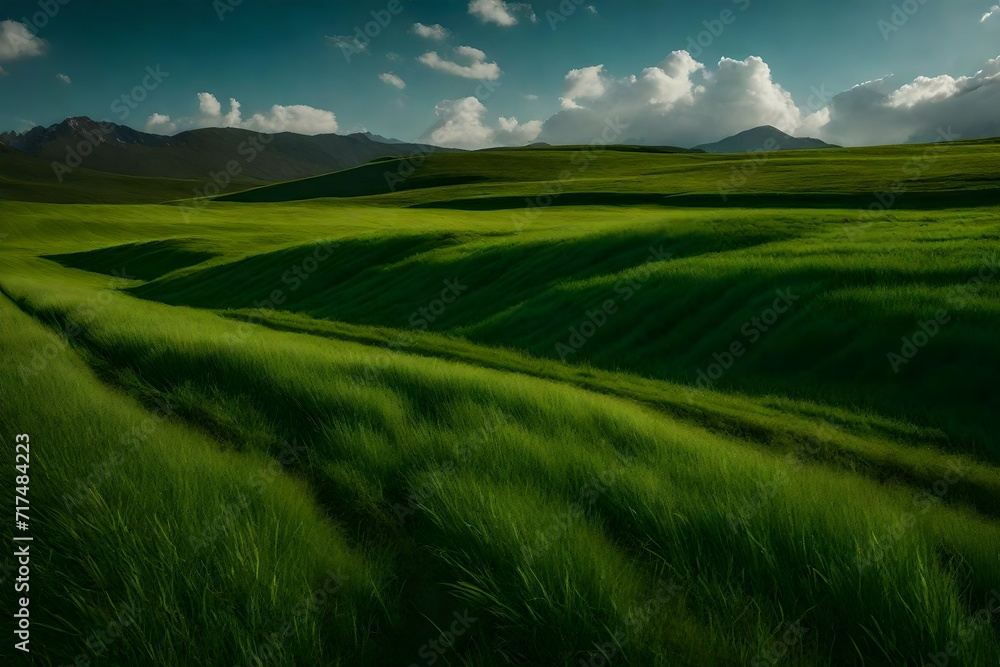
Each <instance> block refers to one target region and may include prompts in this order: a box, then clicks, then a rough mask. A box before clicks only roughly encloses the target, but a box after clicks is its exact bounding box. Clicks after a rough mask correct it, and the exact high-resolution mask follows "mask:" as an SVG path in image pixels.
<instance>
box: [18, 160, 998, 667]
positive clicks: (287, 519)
mask: <svg viewBox="0 0 1000 667" xmlns="http://www.w3.org/2000/svg"><path fill="white" fill-rule="evenodd" d="M998 159H1000V142H997V141H984V142H966V143H958V144H949V145H947V146H930V147H928V146H905V147H884V148H872V149H849V150H826V151H803V152H795V153H788V154H777V155H771V156H767V157H766V158H765V157H760V156H752V155H748V156H720V155H701V154H688V153H676V154H674V153H656V152H646V151H638V150H635V149H626V148H622V149H614V150H607V151H597V150H589V149H586V148H571V149H542V148H538V149H530V150H521V151H486V152H480V153H467V154H443V155H432V156H428V157H427V158H426V159H421V160H416V161H414V160H410V161H403V160H396V161H393V160H382V161H378V162H374V163H371V164H369V165H365V166H362V167H359V168H356V169H353V170H348V171H345V172H338V173H336V174H331V175H328V176H321V177H317V178H313V179H306V180H304V181H296V182H292V183H284V184H278V185H273V186H267V187H263V188H259V189H256V190H249V191H246V192H243V193H239V194H235V195H227V196H224V197H222V198H220V200H217V201H207V200H202V201H197V202H191V201H184V200H183V197H184V195H183V194H178V192H180V191H181V188H180V187H179V186H176V184H166V185H164V184H159V185H156V186H152V185H151V186H150V188H149V189H147V190H146V191H145V192H143V188H142V187H139V186H138V185H137V184H136V181H138V180H143V179H128V178H127V177H109V178H107V179H104V178H103V177H100V176H91V175H88V174H83V175H82V176H81V178H82V177H86V178H94V179H95V180H94V181H93V182H89V181H88V182H86V183H84V184H83V186H81V185H79V184H76V185H73V184H67V185H65V186H63V187H57V186H51V188H52V194H51V197H50V200H51V201H53V202H59V203H40V202H38V201H14V200H13V199H14V198H18V199H25V200H37V199H39V198H40V196H39V192H40V191H39V190H38V188H37V187H35V186H32V187H31V188H28V189H25V190H24V192H25V193H26V194H24V195H23V196H18V195H17V194H16V193H18V192H21V190H19V189H18V188H16V187H12V188H10V192H13V193H15V194H14V195H12V196H11V199H9V200H6V201H0V221H2V222H0V225H2V228H0V235H2V238H0V345H2V347H0V349H2V350H3V358H4V363H3V365H2V366H0V426H2V431H3V433H4V437H5V438H6V439H7V440H8V441H10V442H11V450H13V436H14V434H18V433H27V434H29V435H30V438H31V445H32V451H31V453H32V454H33V457H32V459H31V464H32V467H31V482H32V484H31V503H32V512H33V514H32V522H33V523H32V534H33V535H35V536H36V538H35V539H36V542H35V543H34V545H35V546H33V549H34V551H33V554H34V555H33V560H32V568H33V572H32V574H33V577H32V602H33V605H34V606H33V608H32V610H31V613H32V619H33V622H34V633H33V635H32V645H33V647H34V652H35V655H34V658H35V660H36V661H37V664H45V665H66V664H84V662H83V661H84V660H88V661H89V663H90V664H112V665H136V664H157V665H240V666H242V665H250V666H254V667H258V666H262V665H320V664H322V665H404V666H410V665H421V666H422V665H442V664H443V665H518V664H524V665H567V666H570V665H573V666H577V665H594V666H597V665H610V664H631V665H664V666H672V665H752V666H754V667H757V666H758V665H769V666H770V665H787V666H789V667H792V666H806V665H809V666H812V665H817V666H820V665H821V666H831V667H833V666H840V665H925V664H932V665H938V667H942V665H945V664H946V665H970V666H971V665H994V664H998V663H1000V548H998V545H1000V439H998V437H997V435H996V434H997V428H996V415H997V407H998V402H997V397H998V396H1000V391H998V382H997V369H998V368H1000V345H998V342H997V341H998V339H997V336H998V333H1000V213H998V208H997V205H998V204H1000V181H998V178H997V174H996V171H995V165H996V164H997V160H998ZM387 176H388V178H387ZM400 179H401V180H400ZM893 184H895V186H894V185H893ZM135 188H138V189H135ZM183 189H185V190H186V191H188V192H190V191H191V187H189V186H188V185H187V184H185V185H184V186H183ZM5 192H7V190H5ZM879 193H881V194H879ZM95 201H99V202H112V203H102V204H95V203H91V202H95ZM150 201H156V202H158V203H150ZM859 209H861V211H859ZM881 209H884V210H881ZM11 486H12V485H9V484H7V481H6V479H5V481H4V489H5V491H4V494H5V495H4V499H5V501H8V502H9V503H10V504H13V491H12V490H8V489H11ZM0 564H2V563H0ZM11 567H12V566H11V565H10V559H9V558H8V561H7V564H6V565H5V566H4V567H3V569H2V573H3V579H4V585H5V587H7V586H8V584H9V582H10V581H11V579H12V578H13V576H14V574H13V572H12V569H11ZM36 591H37V592H36ZM5 650H6V649H5ZM942 656H943V657H942ZM942 660H943V661H944V662H942ZM74 661H75V663H74Z"/></svg>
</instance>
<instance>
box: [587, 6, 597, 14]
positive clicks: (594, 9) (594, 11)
mask: <svg viewBox="0 0 1000 667" xmlns="http://www.w3.org/2000/svg"><path fill="white" fill-rule="evenodd" d="M587 11H588V12H590V13H591V14H597V7H595V6H594V5H587Z"/></svg>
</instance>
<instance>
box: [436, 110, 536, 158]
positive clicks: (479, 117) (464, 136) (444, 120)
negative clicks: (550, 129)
mask: <svg viewBox="0 0 1000 667" xmlns="http://www.w3.org/2000/svg"><path fill="white" fill-rule="evenodd" d="M435 112H436V113H437V116H438V122H437V123H436V124H435V125H434V127H433V128H431V129H430V131H428V132H427V133H426V134H425V135H424V136H423V137H422V138H421V141H426V142H429V143H432V144H436V145H438V146H445V147H449V148H466V149H471V150H474V149H478V148H486V147H488V146H521V145H524V144H526V143H530V142H532V141H534V140H535V139H537V138H538V133H539V132H541V129H542V121H540V120H533V121H529V122H527V123H523V124H522V123H519V122H518V120H517V119H516V118H505V117H503V116H501V117H500V118H499V119H498V121H497V123H498V124H497V127H489V126H487V125H486V123H485V122H484V117H485V116H486V113H487V110H486V107H485V106H484V105H483V103H482V102H480V101H479V100H478V99H477V98H475V97H466V98H464V99H461V100H445V101H443V102H441V103H440V104H438V105H437V107H436V109H435Z"/></svg>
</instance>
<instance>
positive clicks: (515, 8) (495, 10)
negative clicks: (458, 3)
mask: <svg viewBox="0 0 1000 667" xmlns="http://www.w3.org/2000/svg"><path fill="white" fill-rule="evenodd" d="M469 13H470V14H472V15H473V16H475V17H477V18H478V19H479V20H480V21H482V22H483V23H495V24H497V25H499V26H504V27H510V26H512V25H517V23H518V16H519V15H520V16H524V17H526V18H528V20H530V21H531V22H532V23H537V22H538V17H537V16H535V12H534V11H532V9H531V5H529V4H527V3H509V2H505V1H504V0H472V1H471V2H469Z"/></svg>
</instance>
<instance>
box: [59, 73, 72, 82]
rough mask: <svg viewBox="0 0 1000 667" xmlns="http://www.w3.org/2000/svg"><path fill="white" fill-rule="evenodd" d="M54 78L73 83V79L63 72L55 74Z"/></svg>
mask: <svg viewBox="0 0 1000 667" xmlns="http://www.w3.org/2000/svg"><path fill="white" fill-rule="evenodd" d="M56 78H57V79H59V80H60V81H62V82H63V83H73V81H72V80H70V78H69V77H68V76H66V75H65V74H56Z"/></svg>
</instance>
